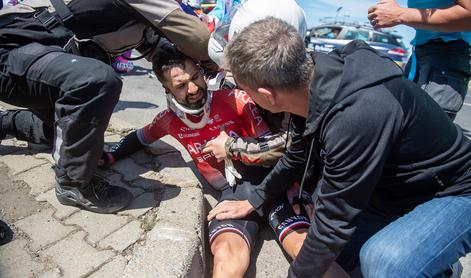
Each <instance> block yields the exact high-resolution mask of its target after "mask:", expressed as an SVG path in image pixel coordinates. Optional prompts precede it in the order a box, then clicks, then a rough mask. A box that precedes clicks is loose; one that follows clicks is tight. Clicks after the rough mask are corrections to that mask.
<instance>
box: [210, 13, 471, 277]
mask: <svg viewBox="0 0 471 278" xmlns="http://www.w3.org/2000/svg"><path fill="white" fill-rule="evenodd" d="M226 58H227V61H228V65H229V67H230V68H231V70H232V73H233V75H234V78H235V80H236V82H237V83H238V84H239V86H240V87H242V88H243V89H244V90H246V91H247V93H249V95H250V96H251V97H252V99H253V100H254V101H255V102H257V103H258V104H260V105H261V106H262V107H264V108H266V109H268V110H270V111H272V112H280V111H287V112H291V113H292V114H295V115H296V116H295V117H294V121H293V123H294V131H296V134H294V135H293V142H292V145H291V147H290V148H289V149H288V151H287V153H286V154H285V155H284V156H283V158H282V159H281V160H280V161H279V162H278V164H277V165H276V166H275V168H274V170H273V171H272V172H271V173H270V174H269V175H268V176H267V178H266V179H265V180H264V181H263V182H262V183H261V184H260V185H259V186H258V187H257V188H256V189H255V190H254V191H253V192H252V194H251V195H250V196H249V198H248V200H247V201H226V202H223V203H221V204H219V205H218V206H217V207H216V208H214V209H213V210H212V211H211V212H210V213H209V216H208V218H209V219H212V218H216V219H227V218H239V217H242V216H243V215H246V214H247V213H250V212H252V211H254V210H256V211H257V212H259V213H261V212H262V207H263V206H264V205H266V204H267V203H269V202H270V201H271V200H273V198H276V197H277V196H279V195H280V194H283V193H284V192H285V191H286V187H287V185H289V184H290V182H291V181H293V180H295V179H297V178H299V177H301V176H303V173H305V172H306V171H308V170H310V168H311V167H313V168H314V172H315V173H316V172H317V173H318V180H317V183H316V184H314V185H308V184H304V181H303V183H302V185H301V187H303V186H304V187H306V186H313V187H315V191H314V195H313V198H314V214H313V215H312V218H311V221H312V225H311V228H310V230H309V235H308V237H307V239H306V240H305V242H304V245H303V247H302V249H301V251H300V253H299V255H298V257H297V258H296V260H295V261H294V262H293V264H292V266H291V268H290V270H289V276H290V277H322V275H323V274H324V273H325V271H326V269H327V268H328V267H329V265H330V264H331V263H332V262H333V261H335V260H336V261H337V262H339V263H340V264H341V265H342V266H343V267H344V268H345V269H347V270H349V269H352V268H354V267H355V266H358V265H360V267H361V271H362V274H363V276H364V277H417V276H427V277H437V276H440V275H443V277H446V274H447V272H449V269H450V266H451V265H452V264H454V263H455V262H457V261H458V259H459V258H460V257H461V256H464V255H465V254H466V253H467V252H469V251H470V250H471V214H470V213H471V197H470V194H471V141H470V140H468V139H467V138H466V137H464V136H463V133H462V130H461V129H460V128H459V127H458V126H456V125H454V124H453V123H452V122H451V120H450V119H449V118H448V117H447V115H446V114H445V113H444V112H443V111H442V110H441V109H440V107H439V106H438V105H437V104H436V103H435V102H434V101H433V100H432V99H431V98H430V97H429V96H428V95H427V94H426V93H425V92H424V91H422V90H421V89H420V88H419V87H418V86H417V85H416V84H414V83H412V82H410V81H408V80H407V79H405V78H404V77H403V76H402V71H401V70H400V69H399V68H398V67H397V66H396V65H395V64H394V63H393V62H392V61H391V60H389V59H388V58H385V57H381V56H379V55H378V54H377V53H376V52H375V51H374V50H373V49H372V48H370V47H369V46H368V45H367V44H366V43H364V42H360V41H354V42H352V43H350V44H348V45H347V46H345V47H344V48H342V49H340V50H336V51H333V52H331V53H330V54H323V53H314V54H313V55H311V56H310V55H307V54H306V51H305V49H304V45H303V41H302V39H301V37H299V35H298V34H297V33H296V31H295V30H294V29H293V28H292V27H291V26H290V25H288V24H286V23H284V22H282V21H280V20H277V19H274V18H268V19H265V20H262V21H258V22H256V23H254V24H252V25H251V26H249V27H247V28H246V29H244V30H243V31H242V32H241V33H240V34H239V35H238V37H237V38H236V39H235V40H234V41H233V42H232V43H231V44H230V45H229V46H228V49H227V52H226ZM313 63H315V70H313ZM304 176H305V174H304ZM303 180H304V178H303ZM440 277H442V276H440Z"/></svg>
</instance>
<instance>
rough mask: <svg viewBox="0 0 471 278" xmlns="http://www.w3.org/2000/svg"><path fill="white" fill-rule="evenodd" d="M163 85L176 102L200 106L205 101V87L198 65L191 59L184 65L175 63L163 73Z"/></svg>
mask: <svg viewBox="0 0 471 278" xmlns="http://www.w3.org/2000/svg"><path fill="white" fill-rule="evenodd" d="M164 77H165V80H167V81H166V82H165V87H166V88H167V89H168V90H169V91H170V93H171V94H173V96H174V97H175V99H176V100H177V101H178V103H180V104H182V105H184V106H186V107H188V108H191V109H195V108H200V107H202V106H203V105H204V104H205V102H206V97H207V91H206V89H207V87H206V82H204V79H203V75H202V74H201V71H200V69H199V68H198V66H197V65H196V64H195V63H194V62H193V61H191V60H189V59H187V60H185V63H184V65H183V66H182V65H175V66H174V67H172V68H170V69H169V70H167V71H166V72H165V73H164Z"/></svg>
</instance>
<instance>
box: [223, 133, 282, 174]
mask: <svg viewBox="0 0 471 278" xmlns="http://www.w3.org/2000/svg"><path fill="white" fill-rule="evenodd" d="M287 137H288V136H287V133H286V132H280V133H278V134H275V135H269V136H263V137H259V138H241V137H239V138H230V139H229V140H228V141H227V143H226V153H227V154H228V156H229V157H231V158H233V159H236V160H240V161H241V162H242V163H244V164H246V165H254V166H273V165H275V164H276V162H277V161H278V160H279V159H280V157H281V156H282V155H283V153H284V152H285V151H286V147H287V145H288V144H287V143H288V138H287Z"/></svg>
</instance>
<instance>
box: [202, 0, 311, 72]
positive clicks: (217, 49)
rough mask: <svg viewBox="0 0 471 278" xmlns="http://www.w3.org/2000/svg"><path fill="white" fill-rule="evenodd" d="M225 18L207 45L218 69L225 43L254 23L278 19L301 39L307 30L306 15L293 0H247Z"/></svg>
mask: <svg viewBox="0 0 471 278" xmlns="http://www.w3.org/2000/svg"><path fill="white" fill-rule="evenodd" d="M227 16H228V18H227V19H225V20H221V21H222V22H221V24H218V26H216V30H215V31H214V32H213V33H212V34H211V37H210V39H209V43H208V53H209V57H210V58H211V60H213V61H214V62H215V63H216V64H218V65H219V66H220V67H222V65H223V57H224V48H225V46H226V44H227V42H228V41H231V40H232V39H233V38H234V37H235V36H236V35H237V34H238V33H240V32H241V31H242V30H243V29H244V28H245V27H247V26H249V25H250V24H251V23H253V22H255V21H258V20H262V19H264V18H266V17H270V16H273V17H276V18H279V19H281V20H284V21H286V22H287V23H289V24H291V25H293V26H294V28H296V30H297V31H298V32H299V34H300V35H301V37H302V38H304V37H305V34H306V30H307V24H306V14H305V13H304V10H303V9H302V8H301V7H300V6H299V5H298V4H297V3H296V1H295V0H248V1H247V2H245V3H243V4H242V5H238V6H234V7H233V10H231V11H230V12H229V13H228V15H227ZM228 26H229V27H228ZM218 29H221V30H220V31H218Z"/></svg>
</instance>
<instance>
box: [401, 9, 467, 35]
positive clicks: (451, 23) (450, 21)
mask: <svg viewBox="0 0 471 278" xmlns="http://www.w3.org/2000/svg"><path fill="white" fill-rule="evenodd" d="M399 20H400V22H401V23H402V24H405V25H408V26H411V27H413V28H417V29H429V30H436V31H443V32H460V31H471V4H470V3H467V4H466V5H465V4H458V5H454V6H451V7H449V8H444V9H414V8H403V9H402V12H401V14H400V16H399Z"/></svg>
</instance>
